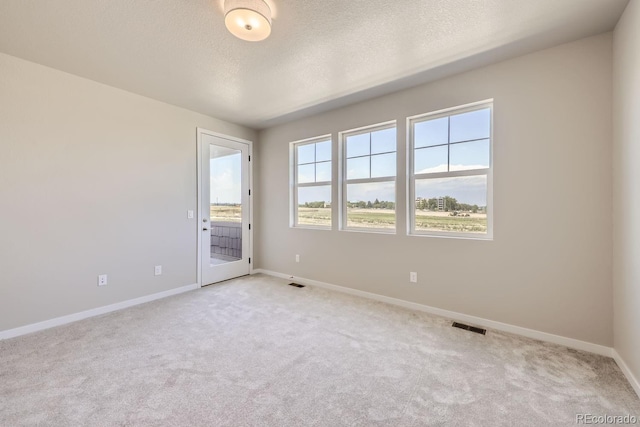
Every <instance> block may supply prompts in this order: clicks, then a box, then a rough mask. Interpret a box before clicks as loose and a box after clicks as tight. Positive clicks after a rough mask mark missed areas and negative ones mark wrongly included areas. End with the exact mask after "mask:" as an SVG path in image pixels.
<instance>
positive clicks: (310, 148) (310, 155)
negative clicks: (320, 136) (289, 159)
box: [296, 144, 316, 164]
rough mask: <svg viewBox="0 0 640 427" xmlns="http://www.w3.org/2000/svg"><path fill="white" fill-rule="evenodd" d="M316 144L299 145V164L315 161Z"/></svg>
mask: <svg viewBox="0 0 640 427" xmlns="http://www.w3.org/2000/svg"><path fill="white" fill-rule="evenodd" d="M315 146H316V145H315V144H306V145H298V146H297V147H296V148H297V149H298V164H302V163H313V162H315V158H316V156H315V152H316V148H315Z"/></svg>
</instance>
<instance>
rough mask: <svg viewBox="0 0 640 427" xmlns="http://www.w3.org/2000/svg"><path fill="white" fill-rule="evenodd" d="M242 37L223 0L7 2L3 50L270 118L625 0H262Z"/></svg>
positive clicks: (384, 85)
mask: <svg viewBox="0 0 640 427" xmlns="http://www.w3.org/2000/svg"><path fill="white" fill-rule="evenodd" d="M267 3H269V4H270V5H271V6H272V10H273V11H274V19H273V32H272V34H271V37H269V38H268V39H267V40H265V41H263V42H258V43H250V42H245V41H242V40H239V39H236V38H235V37H233V36H232V35H231V34H230V33H228V32H227V31H226V29H225V27H224V17H223V12H222V7H223V0H47V1H43V0H0V51H1V52H4V53H7V54H9V55H14V56H17V57H20V58H24V59H27V60H30V61H33V62H37V63H40V64H44V65H47V66H50V67H53V68H57V69H60V70H63V71H66V72H69V73H72V74H76V75H79V76H82V77H86V78H89V79H92V80H95V81H98V82H102V83H106V84H108V85H111V86H115V87H119V88H122V89H125V90H128V91H131V92H135V93H138V94H141V95H145V96H148V97H151V98H155V99H158V100H161V101H165V102H168V103H171V104H174V105H178V106H182V107H185V108H188V109H191V110H194V111H198V112H201V113H204V114H208V115H211V116H214V117H218V118H221V119H225V120H229V121H232V122H236V123H240V124H244V125H247V126H251V127H255V128H263V127H266V126H269V125H272V124H276V123H280V122H283V121H286V120H288V119H292V118H296V117H299V116H302V115H305V114H311V113H315V112H319V111H323V110H327V109H329V108H334V107H337V106H341V105H345V104H346V103H349V102H354V101H358V100H362V99H366V98H370V97H373V96H377V95H381V94H383V93H387V92H390V91H392V90H397V89H400V88H403V87H409V86H411V85H415V84H418V83H422V82H425V81H429V80H433V79H434V78H439V77H442V76H444V75H447V74H452V73H455V72H459V71H463V70H466V69H469V68H472V67H476V66H479V65H484V64H487V63H490V62H494V61H497V60H500V59H504V58H508V57H512V56H515V55H519V54H523V53H527V52H530V51H533V50H536V49H541V48H545V47H549V46H552V45H555V44H559V43H562V42H567V41H570V40H575V39H578V38H581V37H585V36H588V35H593V34H598V33H601V32H604V31H608V30H611V29H612V28H613V26H614V25H615V23H616V22H617V20H618V18H619V17H620V15H621V14H622V11H623V9H624V7H625V6H626V4H627V3H628V0H395V1H392V0H267Z"/></svg>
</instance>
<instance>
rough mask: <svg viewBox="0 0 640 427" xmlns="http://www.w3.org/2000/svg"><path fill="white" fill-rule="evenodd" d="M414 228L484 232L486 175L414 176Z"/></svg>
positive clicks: (485, 227)
mask: <svg viewBox="0 0 640 427" xmlns="http://www.w3.org/2000/svg"><path fill="white" fill-rule="evenodd" d="M415 229H416V230H417V231H445V232H457V233H479V234H486V233H487V176H486V175H476V176H463V177H455V178H435V179H418V180H416V200H415Z"/></svg>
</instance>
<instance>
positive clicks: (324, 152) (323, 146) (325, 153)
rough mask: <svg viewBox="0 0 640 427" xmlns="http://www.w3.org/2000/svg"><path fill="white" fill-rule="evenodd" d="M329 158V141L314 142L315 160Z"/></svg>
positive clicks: (320, 160) (319, 160)
mask: <svg viewBox="0 0 640 427" xmlns="http://www.w3.org/2000/svg"><path fill="white" fill-rule="evenodd" d="M327 160H331V141H330V140H329V141H324V142H318V143H317V144H316V162H324V161H327Z"/></svg>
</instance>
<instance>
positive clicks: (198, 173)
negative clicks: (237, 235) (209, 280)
mask: <svg viewBox="0 0 640 427" xmlns="http://www.w3.org/2000/svg"><path fill="white" fill-rule="evenodd" d="M196 133H197V137H196V178H197V198H198V210H197V212H198V214H197V215H195V217H196V236H197V241H196V245H197V246H196V248H197V250H196V277H197V279H198V282H197V283H198V287H200V288H201V287H202V286H203V284H202V233H201V232H200V227H201V226H202V163H201V162H202V150H201V149H200V147H201V145H202V135H203V134H204V135H210V136H215V137H217V138H222V139H227V140H229V141H233V142H238V143H240V144H246V145H247V146H248V148H249V150H248V151H249V162H248V163H249V170H248V173H249V236H248V239H249V274H250V275H251V274H253V162H252V157H253V141H249V140H246V139H242V138H237V137H235V136H231V135H225V134H223V133H219V132H213V131H210V130H207V129H204V128H200V127H198V128H196Z"/></svg>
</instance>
